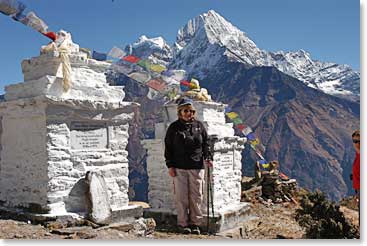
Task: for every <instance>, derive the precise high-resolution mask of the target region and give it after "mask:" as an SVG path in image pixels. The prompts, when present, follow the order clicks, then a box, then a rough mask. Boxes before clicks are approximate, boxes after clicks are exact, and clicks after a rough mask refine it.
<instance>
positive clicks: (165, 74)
mask: <svg viewBox="0 0 367 246" xmlns="http://www.w3.org/2000/svg"><path fill="white" fill-rule="evenodd" d="M162 75H164V76H167V77H171V76H173V75H174V73H173V72H172V70H166V71H163V72H162Z"/></svg>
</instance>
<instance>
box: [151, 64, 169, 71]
mask: <svg viewBox="0 0 367 246" xmlns="http://www.w3.org/2000/svg"><path fill="white" fill-rule="evenodd" d="M150 70H152V71H153V72H157V73H161V72H163V71H164V70H167V68H166V67H165V66H163V65H160V64H152V65H151V66H150Z"/></svg>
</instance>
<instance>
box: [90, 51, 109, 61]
mask: <svg viewBox="0 0 367 246" xmlns="http://www.w3.org/2000/svg"><path fill="white" fill-rule="evenodd" d="M92 58H93V59H95V60H97V61H105V60H106V59H107V54H105V53H99V52H97V51H95V50H93V53H92Z"/></svg>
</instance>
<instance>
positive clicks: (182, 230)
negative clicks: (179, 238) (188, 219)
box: [178, 226, 191, 234]
mask: <svg viewBox="0 0 367 246" xmlns="http://www.w3.org/2000/svg"><path fill="white" fill-rule="evenodd" d="M178 233H182V234H190V233H191V229H190V228H189V227H183V226H179V227H178Z"/></svg>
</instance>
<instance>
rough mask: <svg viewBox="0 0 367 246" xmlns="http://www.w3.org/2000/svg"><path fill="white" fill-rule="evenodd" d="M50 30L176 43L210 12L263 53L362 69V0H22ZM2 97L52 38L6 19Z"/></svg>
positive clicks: (82, 38) (81, 39) (112, 42)
mask: <svg viewBox="0 0 367 246" xmlns="http://www.w3.org/2000/svg"><path fill="white" fill-rule="evenodd" d="M22 2H23V3H25V4H26V5H27V7H28V9H30V10H33V11H34V12H35V13H36V14H37V15H38V16H39V17H41V18H42V19H43V20H44V21H45V22H46V23H47V24H48V26H49V30H52V31H58V30H60V29H64V30H66V31H69V32H71V33H72V35H73V40H74V42H76V43H78V44H79V45H80V46H81V47H85V48H90V49H92V50H97V51H101V52H108V51H109V50H110V49H111V48H112V47H113V46H120V47H123V46H125V45H126V44H128V43H132V42H134V41H136V40H137V39H138V37H139V36H141V35H146V36H148V37H156V36H162V37H163V38H165V39H166V40H167V41H168V43H170V44H172V43H173V42H174V41H175V38H176V34H177V31H178V29H179V28H180V27H182V26H183V25H185V24H186V23H187V21H188V20H189V19H191V18H193V17H195V16H197V15H199V14H202V13H204V12H207V11H208V10H210V9H213V10H215V11H216V12H218V13H219V14H221V15H222V16H223V17H224V18H225V19H227V20H228V21H229V22H231V23H232V24H233V25H235V26H237V27H238V28H239V29H241V30H242V31H244V32H245V33H246V34H247V35H248V36H249V37H250V38H251V39H252V40H253V41H254V42H255V43H256V44H257V46H258V47H259V48H260V49H264V50H268V51H278V50H284V51H292V50H299V49H304V50H306V51H307V52H309V53H310V54H311V56H312V58H313V59H317V60H321V61H328V62H335V63H339V64H348V65H350V66H352V68H354V69H356V70H359V67H360V49H359V47H360V41H359V40H360V33H359V31H360V24H359V19H360V11H359V7H360V3H359V0H358V1H357V0H303V1H301V0H276V1H275V0H256V1H250V0H184V1H176V0H135V1H128V0H114V1H112V0H62V1H55V0H48V1H46V0H23V1H22ZM0 40H1V41H0V54H1V59H0V93H3V90H4V86H5V85H8V84H13V83H18V82H21V81H23V76H22V73H21V67H20V63H21V61H22V60H23V59H26V58H30V57H34V56H38V54H39V50H40V47H41V46H42V45H45V44H47V43H48V42H49V40H48V39H47V38H46V37H44V36H42V35H41V34H39V33H37V32H35V31H34V30H33V29H31V28H29V27H27V26H24V25H23V24H21V23H19V22H16V21H13V20H12V19H11V18H9V17H8V16H5V15H3V14H0Z"/></svg>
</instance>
